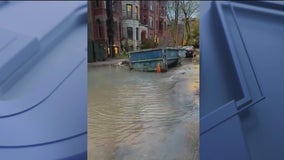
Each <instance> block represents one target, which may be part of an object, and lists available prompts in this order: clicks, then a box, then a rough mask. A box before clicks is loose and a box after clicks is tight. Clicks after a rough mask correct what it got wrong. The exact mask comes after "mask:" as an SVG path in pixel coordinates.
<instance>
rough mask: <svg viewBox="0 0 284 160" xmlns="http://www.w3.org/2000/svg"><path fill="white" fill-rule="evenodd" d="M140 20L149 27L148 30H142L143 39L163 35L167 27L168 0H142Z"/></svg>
mask: <svg viewBox="0 0 284 160" xmlns="http://www.w3.org/2000/svg"><path fill="white" fill-rule="evenodd" d="M140 6H141V8H140V22H141V24H142V25H144V26H145V27H147V29H148V32H144V33H143V32H142V33H141V36H142V39H144V38H147V37H149V38H150V39H152V38H154V37H155V36H157V37H160V36H162V34H163V32H164V31H165V29H166V14H167V13H166V12H167V11H166V9H167V1H164V0H159V1H149V0H141V1H140Z"/></svg>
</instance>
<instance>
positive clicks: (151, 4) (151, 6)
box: [149, 1, 153, 10]
mask: <svg viewBox="0 0 284 160" xmlns="http://www.w3.org/2000/svg"><path fill="white" fill-rule="evenodd" d="M149 7H150V10H153V2H152V1H149Z"/></svg>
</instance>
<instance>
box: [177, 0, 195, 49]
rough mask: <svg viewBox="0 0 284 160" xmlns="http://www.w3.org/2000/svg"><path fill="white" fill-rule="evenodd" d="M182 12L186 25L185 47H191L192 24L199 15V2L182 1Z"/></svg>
mask: <svg viewBox="0 0 284 160" xmlns="http://www.w3.org/2000/svg"><path fill="white" fill-rule="evenodd" d="M180 3H181V5H180V8H181V11H182V18H183V23H184V38H183V40H184V41H185V45H189V43H190V41H191V37H190V36H191V31H190V29H191V24H190V23H191V22H192V20H193V18H194V16H197V15H198V14H199V4H198V2H197V1H187V0H181V1H180Z"/></svg>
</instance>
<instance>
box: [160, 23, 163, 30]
mask: <svg viewBox="0 0 284 160" xmlns="http://www.w3.org/2000/svg"><path fill="white" fill-rule="evenodd" d="M159 30H163V21H160V25H159Z"/></svg>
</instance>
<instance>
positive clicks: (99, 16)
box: [89, 0, 121, 53]
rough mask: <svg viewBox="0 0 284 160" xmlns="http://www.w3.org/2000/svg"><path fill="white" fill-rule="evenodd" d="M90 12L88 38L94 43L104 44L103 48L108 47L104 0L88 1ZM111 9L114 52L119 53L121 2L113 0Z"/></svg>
mask: <svg viewBox="0 0 284 160" xmlns="http://www.w3.org/2000/svg"><path fill="white" fill-rule="evenodd" d="M89 5H91V7H90V10H89V12H90V14H91V16H90V17H91V23H92V24H91V26H92V29H91V30H92V32H91V33H92V35H91V37H92V38H90V39H92V40H93V41H94V43H100V44H104V45H105V48H109V47H110V46H109V44H108V35H107V18H108V17H107V12H106V1H102V0H96V1H90V2H89ZM112 9H113V10H112V11H113V21H114V23H113V24H114V27H113V31H114V36H113V38H114V45H113V46H114V47H115V48H116V49H115V52H116V53H119V50H120V47H121V46H120V41H121V3H120V2H119V1H113V6H112Z"/></svg>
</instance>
